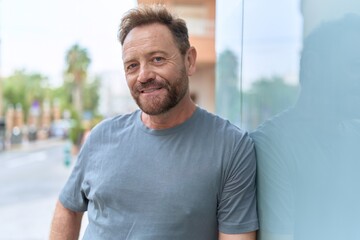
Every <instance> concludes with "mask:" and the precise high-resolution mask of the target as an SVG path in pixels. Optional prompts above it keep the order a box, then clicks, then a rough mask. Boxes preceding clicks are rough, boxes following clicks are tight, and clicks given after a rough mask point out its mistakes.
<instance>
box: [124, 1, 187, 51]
mask: <svg viewBox="0 0 360 240" xmlns="http://www.w3.org/2000/svg"><path fill="white" fill-rule="evenodd" d="M152 23H160V24H163V25H165V26H166V27H168V29H169V30H170V31H171V33H172V35H173V37H174V40H175V42H176V44H177V46H178V48H179V50H180V52H181V54H183V55H185V53H186V51H187V50H188V49H189V48H190V42H189V34H188V29H187V27H186V23H185V21H184V20H183V19H181V18H178V17H177V16H176V15H175V14H173V13H171V12H170V11H169V10H168V9H167V8H166V7H165V6H164V5H160V4H153V5H139V6H138V7H137V8H133V9H131V10H129V11H128V12H126V13H125V15H124V16H123V18H122V20H121V23H120V27H119V32H118V39H119V41H120V43H121V45H123V44H124V40H125V38H126V36H127V35H128V34H129V32H130V31H131V30H132V29H134V28H135V27H138V26H143V25H148V24H152Z"/></svg>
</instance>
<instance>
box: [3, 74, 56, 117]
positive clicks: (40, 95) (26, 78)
mask: <svg viewBox="0 0 360 240" xmlns="http://www.w3.org/2000/svg"><path fill="white" fill-rule="evenodd" d="M49 91H50V90H49V88H48V80H47V78H46V77H44V76H42V75H41V74H38V73H27V72H26V71H24V70H19V71H15V72H14V74H12V75H11V76H9V77H7V78H5V79H4V80H3V96H4V102H5V106H11V107H15V106H21V108H22V109H23V111H24V113H25V116H27V114H28V112H29V109H30V107H31V105H32V104H34V103H37V104H41V103H42V102H43V101H44V100H45V98H46V97H47V95H48V93H49Z"/></svg>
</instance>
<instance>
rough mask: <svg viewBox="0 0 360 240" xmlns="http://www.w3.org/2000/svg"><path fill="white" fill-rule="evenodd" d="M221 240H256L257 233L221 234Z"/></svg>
mask: <svg viewBox="0 0 360 240" xmlns="http://www.w3.org/2000/svg"><path fill="white" fill-rule="evenodd" d="M219 240H256V231H254V232H248V233H241V234H225V233H221V232H220V233H219Z"/></svg>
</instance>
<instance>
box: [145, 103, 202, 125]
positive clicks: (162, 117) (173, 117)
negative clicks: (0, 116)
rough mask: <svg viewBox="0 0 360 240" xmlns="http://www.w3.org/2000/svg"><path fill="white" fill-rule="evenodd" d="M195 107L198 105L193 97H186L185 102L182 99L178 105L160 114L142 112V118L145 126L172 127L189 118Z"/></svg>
mask: <svg viewBox="0 0 360 240" xmlns="http://www.w3.org/2000/svg"><path fill="white" fill-rule="evenodd" d="M195 109H196V105H195V104H194V103H193V102H192V101H191V99H185V101H184V102H182V101H180V102H179V103H178V105H176V106H175V107H173V108H172V109H170V110H169V111H167V112H165V113H162V114H159V115H148V114H146V113H144V112H142V113H141V120H142V122H143V123H144V125H145V126H147V127H148V128H151V129H156V130H160V129H167V128H172V127H175V126H177V125H180V124H181V123H183V122H185V121H186V120H187V119H189V118H190V117H191V116H192V114H193V113H194V111H195Z"/></svg>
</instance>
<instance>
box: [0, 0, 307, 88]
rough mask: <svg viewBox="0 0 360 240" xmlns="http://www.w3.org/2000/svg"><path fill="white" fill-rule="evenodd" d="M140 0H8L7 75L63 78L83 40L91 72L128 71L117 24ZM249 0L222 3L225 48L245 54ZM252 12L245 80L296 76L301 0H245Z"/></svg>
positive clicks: (0, 69) (3, 10) (0, 25)
mask: <svg viewBox="0 0 360 240" xmlns="http://www.w3.org/2000/svg"><path fill="white" fill-rule="evenodd" d="M136 2H137V1H136V0H126V1H125V0H122V1H120V0H103V1H99V0H31V1H29V0H0V37H1V46H0V74H1V75H2V76H5V77H6V76H8V75H10V74H12V73H13V72H14V71H15V70H21V69H24V70H26V71H27V72H29V73H41V74H43V75H45V76H47V77H48V78H49V80H50V83H52V84H54V85H60V84H61V83H62V75H63V71H64V69H65V66H66V65H65V55H66V51H67V50H68V49H69V48H70V47H71V46H72V45H74V44H76V43H77V44H79V45H80V46H81V47H84V48H86V49H87V50H88V53H89V55H90V58H91V59H92V63H91V65H90V68H89V71H90V74H91V73H93V74H104V73H108V72H114V71H119V72H120V71H122V62H121V45H120V43H119V42H118V41H117V28H118V25H119V22H120V18H121V16H122V15H123V13H124V12H125V11H126V10H128V9H129V8H131V7H133V6H135V5H136ZM225 3H226V4H225ZM241 3H242V1H240V0H226V1H218V2H217V11H218V12H217V14H218V15H217V16H218V19H217V21H218V22H217V25H216V27H217V31H216V32H217V34H216V48H217V52H218V53H219V52H220V51H222V50H223V49H224V48H231V49H233V50H234V51H235V52H237V53H238V54H239V56H240V52H241V47H240V46H241V21H242V19H241V14H240V13H241V10H242V9H241V7H242V6H241ZM280 6H281V9H280ZM284 9H286V11H284ZM244 19H245V27H244V52H243V58H244V60H243V69H244V71H243V78H244V82H245V83H250V82H252V81H254V80H256V79H257V78H259V77H262V76H267V77H271V76H273V75H283V76H284V75H289V76H290V78H294V76H295V78H296V76H297V74H298V59H299V52H300V50H299V49H300V47H301V46H300V44H301V39H302V37H301V31H302V29H301V15H300V6H299V0H272V2H271V3H270V2H268V1H267V0H251V1H245V16H244ZM279 43H280V44H279ZM269 62H271V64H269ZM295 80H296V79H295ZM247 85H249V84H247Z"/></svg>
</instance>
